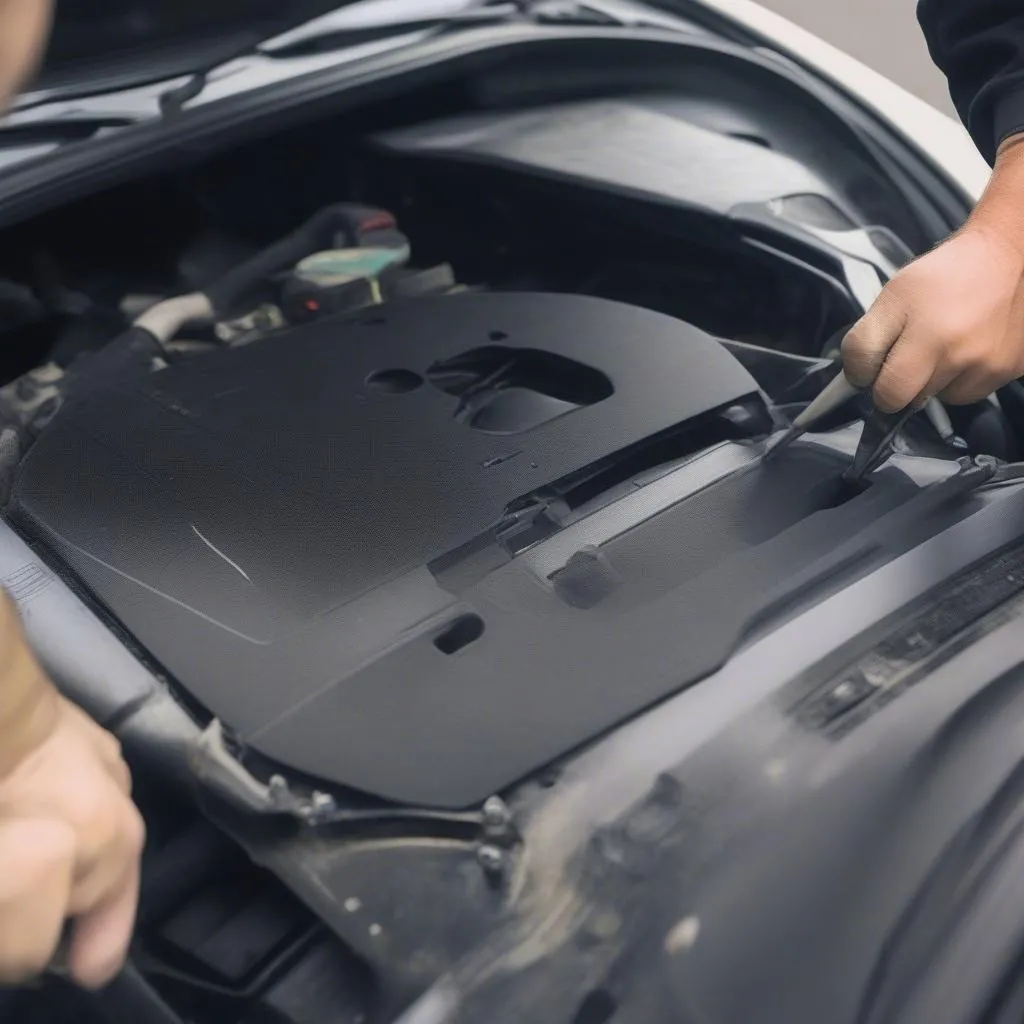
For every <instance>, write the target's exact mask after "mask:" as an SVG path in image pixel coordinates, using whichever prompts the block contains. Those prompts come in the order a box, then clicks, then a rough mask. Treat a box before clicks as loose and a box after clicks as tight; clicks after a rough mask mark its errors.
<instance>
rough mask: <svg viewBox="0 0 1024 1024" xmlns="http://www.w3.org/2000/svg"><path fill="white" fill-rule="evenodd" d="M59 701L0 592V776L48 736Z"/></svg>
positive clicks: (9, 602)
mask: <svg viewBox="0 0 1024 1024" xmlns="http://www.w3.org/2000/svg"><path fill="white" fill-rule="evenodd" d="M59 701H60V697H59V694H58V693H57V690H56V688H55V687H54V685H53V683H51V682H50V680H49V679H48V678H47V676H46V673H45V672H43V670H42V668H41V667H40V665H39V663H38V662H37V661H36V659H35V656H34V655H33V653H32V651H31V649H30V648H29V645H28V641H27V639H26V638H25V633H24V630H23V629H22V626H21V620H20V618H19V616H18V612H17V609H16V607H15V605H14V602H13V601H12V600H11V599H10V597H9V596H8V595H7V594H6V593H5V592H3V591H0V778H3V777H4V776H5V775H8V774H10V772H11V771H12V770H13V769H14V768H15V767H16V766H17V765H18V764H20V763H21V762H22V761H23V760H24V758H25V757H26V756H27V755H28V754H30V753H31V752H32V751H33V750H35V749H37V748H38V747H39V746H40V744H41V743H42V742H43V741H44V740H45V739H46V738H47V736H49V735H50V733H51V732H52V731H53V728H54V725H55V723H56V721H57V717H58V712H59Z"/></svg>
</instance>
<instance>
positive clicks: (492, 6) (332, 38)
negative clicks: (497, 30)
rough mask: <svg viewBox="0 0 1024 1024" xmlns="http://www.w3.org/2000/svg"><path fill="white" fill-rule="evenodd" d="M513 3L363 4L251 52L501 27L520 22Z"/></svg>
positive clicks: (285, 53)
mask: <svg viewBox="0 0 1024 1024" xmlns="http://www.w3.org/2000/svg"><path fill="white" fill-rule="evenodd" d="M527 7H528V5H527V4H526V3H516V2H514V0H509V2H501V0H468V2H467V0H429V2H426V3H424V2H417V0H412V2H410V0H366V2H365V3H356V4H352V5H350V6H347V7H342V8H340V9H339V10H336V11H331V12H330V13H329V14H324V15H321V16H320V17H318V18H314V19H313V20H312V21H308V22H306V23H305V24H303V25H299V26H297V27H296V28H293V29H289V30H288V31H287V32H282V33H281V34H280V35H277V36H274V37H273V38H271V39H267V40H265V41H264V42H262V43H260V44H259V46H257V47H256V48H255V52H256V53H259V54H263V55H265V56H268V57H291V56H297V55H300V54H306V53H311V52H322V51H324V50H338V49H346V48H347V47H350V46H358V45H360V44H361V43H371V42H376V41H377V40H381V39H387V38H389V37H390V36H396V35H404V34H406V33H410V32H429V31H444V30H448V29H453V28H460V27H465V28H473V27H477V26H482V25H492V24H502V23H504V22H508V21H514V20H516V19H517V18H519V17H521V16H523V14H524V9H525V8H527Z"/></svg>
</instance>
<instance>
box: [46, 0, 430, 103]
mask: <svg viewBox="0 0 1024 1024" xmlns="http://www.w3.org/2000/svg"><path fill="white" fill-rule="evenodd" d="M409 2H410V4H411V5H412V6H415V3H416V0H409ZM346 5H347V4H346V0H290V2H289V3H287V4H281V3H280V2H279V0H175V2H174V3H167V2H165V0H60V2H59V3H58V4H57V5H56V15H55V21H54V27H53V33H52V36H51V40H50V46H49V50H48V53H47V57H46V61H45V64H44V67H43V69H42V72H41V74H40V77H39V79H38V80H37V82H36V84H35V85H34V86H33V88H39V87H43V88H46V87H54V86H56V85H70V84H71V83H74V84H76V85H92V86H93V87H94V88H98V89H99V90H102V89H104V88H106V87H107V84H108V83H110V82H112V81H113V80H114V79H118V80H119V82H120V84H127V83H128V82H131V81H132V80H135V81H139V80H142V79H145V80H150V81H151V80H153V79H154V78H158V77H159V78H162V77H170V76H173V75H176V74H187V73H189V72H192V71H197V70H200V69H201V68H203V67H207V66H209V65H210V64H211V63H217V62H218V61H219V60H222V59H226V58H227V57H229V56H231V55H232V54H234V53H237V52H239V51H240V50H245V49H246V48H247V47H249V46H253V45H255V44H256V43H258V42H260V41H261V40H263V39H265V38H267V37H268V36H271V35H273V34H275V33H277V32H281V31H284V30H286V29H288V28H290V27H291V26H293V25H296V24H299V23H301V22H303V21H306V20H308V19H310V18H315V17H318V16H319V15H321V14H324V13H326V12H328V11H331V10H334V9H336V8H338V7H342V6H346Z"/></svg>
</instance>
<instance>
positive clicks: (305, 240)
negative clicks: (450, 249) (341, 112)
mask: <svg viewBox="0 0 1024 1024" xmlns="http://www.w3.org/2000/svg"><path fill="white" fill-rule="evenodd" d="M393 226H394V222H393V220H392V219H391V218H390V215H389V214H386V213H384V212H383V211H382V210H374V209H371V208H370V207H366V206H358V205H356V204H353V203H339V204H337V205H335V206H328V207H326V208H325V209H323V210H321V211H320V212H319V213H317V214H315V215H314V216H313V217H312V218H310V220H308V221H307V222H306V223H305V224H303V225H302V227H300V228H299V229H298V230H297V231H294V232H292V234H290V235H287V236H285V237H284V238H282V239H281V240H280V241H278V242H275V243H274V244H273V245H271V246H270V247H269V248H266V249H264V250H263V251H262V252H259V253H257V254H256V255H255V256H253V257H252V258H251V259H249V260H246V261H245V263H242V264H240V265H239V266H237V267H235V269H234V270H231V271H228V273H227V274H225V275H224V276H223V277H222V278H221V279H220V280H219V281H217V282H216V283H215V284H213V285H211V286H210V287H208V288H207V289H205V294H206V296H207V297H208V298H209V300H210V302H211V304H212V305H213V308H214V311H215V312H216V314H217V315H218V316H220V317H223V316H227V315H229V314H230V313H231V312H233V311H234V309H235V307H236V306H237V305H238V303H239V302H240V300H241V299H242V298H244V297H245V296H246V295H247V294H248V293H249V292H250V291H251V290H252V289H254V288H255V287H257V286H258V285H260V284H261V283H263V282H264V281H266V280H267V279H268V278H270V277H272V276H273V275H274V274H276V273H279V272H280V271H282V270H286V269H290V268H291V267H294V266H295V264H296V263H299V262H300V261H301V260H303V259H304V258H305V257H306V256H311V255H312V254H313V253H315V252H320V251H321V250H324V249H330V248H333V247H334V246H335V245H336V244H337V238H338V236H339V235H340V236H342V238H343V239H344V244H345V245H348V246H351V245H358V243H359V240H360V236H361V234H362V232H363V231H364V230H367V229H369V230H380V229H382V228H388V227H393Z"/></svg>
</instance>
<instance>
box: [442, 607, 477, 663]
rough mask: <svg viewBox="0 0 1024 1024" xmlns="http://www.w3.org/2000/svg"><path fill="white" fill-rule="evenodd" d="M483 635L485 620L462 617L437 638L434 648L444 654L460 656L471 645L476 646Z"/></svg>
mask: <svg viewBox="0 0 1024 1024" xmlns="http://www.w3.org/2000/svg"><path fill="white" fill-rule="evenodd" d="M483 635H484V620H483V619H481V618H480V616H479V615H462V616H460V617H459V618H457V619H456V620H455V621H454V622H453V623H452V624H451V625H450V626H449V627H448V628H447V629H446V630H445V631H444V632H443V633H442V634H441V635H440V636H438V637H435V639H434V646H435V647H436V648H437V649H438V650H439V651H440V652H441V653H442V654H458V653H459V651H461V650H464V649H465V648H467V647H469V645H470V644H475V643H476V642H477V640H479V639H480V637H482V636H483Z"/></svg>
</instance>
